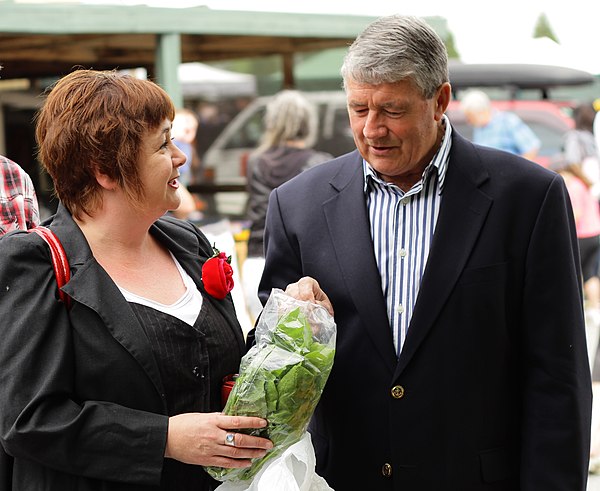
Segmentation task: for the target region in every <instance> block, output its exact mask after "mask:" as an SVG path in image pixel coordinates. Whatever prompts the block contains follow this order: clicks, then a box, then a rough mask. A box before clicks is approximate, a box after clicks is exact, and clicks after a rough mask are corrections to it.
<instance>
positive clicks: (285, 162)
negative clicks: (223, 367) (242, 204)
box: [242, 90, 333, 320]
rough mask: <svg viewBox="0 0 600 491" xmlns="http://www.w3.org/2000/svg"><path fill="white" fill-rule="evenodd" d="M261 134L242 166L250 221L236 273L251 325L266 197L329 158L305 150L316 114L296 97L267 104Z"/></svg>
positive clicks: (291, 93) (284, 95)
mask: <svg viewBox="0 0 600 491" xmlns="http://www.w3.org/2000/svg"><path fill="white" fill-rule="evenodd" d="M264 127H265V129H264V133H263V135H262V138H261V143H260V145H259V146H258V148H257V149H256V150H255V151H254V152H253V153H252V155H251V156H250V158H249V161H248V186H247V188H248V204H247V211H246V217H247V218H248V219H249V220H250V222H251V223H250V236H249V239H248V253H247V257H246V259H245V261H244V265H243V269H242V277H243V282H244V292H245V295H246V302H247V305H248V310H249V312H250V315H251V316H252V318H253V319H254V320H255V319H257V317H258V314H259V313H260V311H261V310H262V305H261V303H260V300H259V298H258V283H259V281H260V277H261V275H262V271H263V267H264V262H265V259H264V250H263V249H264V233H265V218H266V215H267V205H268V201H269V194H270V193H271V191H272V190H273V189H275V188H276V187H277V186H280V185H281V184H283V183H284V182H286V181H289V180H290V179H291V178H292V177H294V176H297V175H298V174H300V173H301V172H302V171H304V170H306V169H308V168H310V167H313V166H315V165H317V164H320V163H322V162H325V161H326V160H330V159H332V158H333V156H332V155H330V154H328V153H325V152H319V151H317V150H314V149H313V148H310V143H311V142H314V141H315V138H316V136H317V129H318V128H317V127H318V118H317V110H316V108H315V107H314V105H313V104H312V103H311V102H309V101H308V100H307V99H306V98H305V97H304V96H303V95H302V94H301V93H300V92H298V91H295V90H284V91H281V92H279V93H278V94H277V95H276V96H275V97H274V98H273V100H272V101H271V102H270V103H269V104H268V106H267V109H266V113H265V117H264Z"/></svg>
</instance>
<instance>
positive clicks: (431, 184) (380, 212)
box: [363, 116, 452, 356]
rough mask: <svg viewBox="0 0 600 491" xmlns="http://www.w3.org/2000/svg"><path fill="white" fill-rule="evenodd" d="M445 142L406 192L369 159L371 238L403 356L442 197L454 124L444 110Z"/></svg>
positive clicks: (366, 170)
mask: <svg viewBox="0 0 600 491" xmlns="http://www.w3.org/2000/svg"><path fill="white" fill-rule="evenodd" d="M444 126H445V133H444V138H443V140H442V143H441V145H440V148H439V149H438V151H437V153H436V154H435V156H434V157H433V159H432V161H431V162H430V163H429V165H427V167H426V168H425V170H424V171H423V176H422V178H421V180H420V181H419V182H417V183H416V184H415V185H414V186H413V187H412V188H411V189H409V190H408V191H407V192H406V193H405V192H404V191H402V190H401V189H400V188H399V187H398V186H396V185H394V184H391V183H388V182H385V181H383V180H382V179H380V178H379V177H378V176H377V174H376V173H375V171H374V170H373V168H372V167H371V166H370V165H369V164H368V163H367V162H366V161H365V160H363V170H364V176H365V177H364V178H365V188H364V189H365V195H366V199H367V207H368V210H369V219H370V221H371V238H372V239H373V247H374V250H375V258H376V260H377V265H378V267H379V273H380V275H381V288H382V290H383V295H384V297H385V298H386V304H387V313H388V318H389V320H390V326H391V328H392V333H393V336H394V346H395V347H396V353H397V355H398V356H399V355H400V352H401V350H402V346H403V345H404V341H405V339H406V334H407V331H408V326H409V324H410V319H411V318H412V313H413V308H414V305H415V302H416V299H417V293H418V292H419V287H420V285H421V277H422V276H423V271H424V270H425V265H426V263H427V257H428V255H429V248H430V247H431V241H432V239H433V233H434V231H435V225H436V222H437V218H438V213H439V209H440V202H441V200H442V192H443V188H444V178H445V176H446V169H447V168H448V158H449V154H450V144H451V143H450V142H451V138H450V135H451V132H452V128H451V126H450V124H449V122H448V120H447V118H446V116H444Z"/></svg>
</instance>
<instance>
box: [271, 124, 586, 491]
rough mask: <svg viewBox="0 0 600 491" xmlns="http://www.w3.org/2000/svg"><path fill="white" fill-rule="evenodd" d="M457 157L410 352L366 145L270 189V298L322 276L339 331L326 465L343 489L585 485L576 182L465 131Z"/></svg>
mask: <svg viewBox="0 0 600 491" xmlns="http://www.w3.org/2000/svg"><path fill="white" fill-rule="evenodd" d="M449 158H450V160H449V164H448V170H447V174H446V177H445V182H444V186H443V192H442V201H441V207H440V212H439V217H438V221H437V224H436V228H435V233H434V237H433V242H432V245H431V249H430V253H429V257H428V260H427V264H426V268H425V271H424V273H423V276H422V282H421V285H420V290H419V293H418V297H417V300H416V304H415V308H414V314H413V317H412V319H411V322H410V326H409V330H408V334H407V337H406V341H405V344H404V346H403V349H402V352H401V355H400V356H399V358H397V356H396V353H395V349H394V345H393V341H392V333H391V329H390V324H389V321H388V316H387V312H386V304H385V299H384V296H383V294H382V286H381V279H380V275H379V271H378V268H377V264H376V260H375V256H374V252H373V244H372V240H371V232H370V225H369V218H368V214H367V207H366V200H365V194H364V178H363V169H362V157H361V156H360V155H359V153H358V152H357V151H355V152H353V153H350V154H347V155H344V156H342V157H339V158H337V159H335V160H333V161H331V162H328V163H325V164H322V165H320V166H317V167H315V168H313V169H310V170H308V171H305V172H304V173H302V174H301V175H299V176H298V177H296V178H294V179H293V180H291V181H289V182H288V183H286V184H284V185H282V186H281V187H279V188H278V189H276V190H275V191H274V192H273V193H272V194H271V197H270V203H269V211H268V216H267V228H266V245H265V250H266V267H265V271H264V275H263V278H262V281H261V286H260V292H261V297H262V299H263V300H264V299H265V298H266V297H267V296H268V294H269V292H270V290H271V288H273V287H277V288H285V285H287V284H288V283H290V282H291V281H296V280H297V279H298V278H300V277H301V276H304V275H308V276H312V277H314V278H315V279H316V280H317V281H318V282H319V283H320V285H321V287H322V288H323V290H324V291H325V292H326V293H327V295H328V296H329V298H330V299H331V301H332V303H333V307H334V310H335V319H336V323H337V328H338V338H337V353H336V359H335V363H334V367H333V371H332V373H331V376H330V378H329V381H328V383H327V386H326V388H325V391H324V393H323V396H322V399H321V402H320V404H319V406H318V408H317V410H316V412H315V415H314V417H313V420H312V422H311V426H310V431H311V434H312V439H313V443H314V445H315V449H316V453H317V471H318V473H319V474H320V475H322V476H323V477H325V479H326V480H327V481H328V482H329V484H330V486H331V487H333V488H334V489H335V490H336V491H353V490H358V489H360V490H378V491H385V490H397V491H429V490H431V491H434V490H435V491H440V490H444V491H447V490H456V491H468V490H473V491H475V490H488V489H490V490H491V489H494V490H511V491H514V490H528V491H533V490H536V491H539V490H544V491H549V490H564V491H575V490H578V491H584V490H585V482H586V479H587V465H588V456H589V443H590V442H589V426H590V413H591V383H590V369H589V364H588V358H587V354H586V341H585V329H584V321H583V309H582V292H581V278H580V275H579V256H578V250H577V239H576V232H575V226H574V220H573V216H572V211H571V206H570V201H569V196H568V194H567V191H566V188H565V186H564V182H563V180H562V178H561V177H560V176H558V175H557V174H555V173H553V172H551V171H548V170H546V169H544V168H542V167H541V166H539V165H537V164H534V163H531V162H528V161H525V160H524V159H522V158H520V157H517V156H513V155H510V154H507V153H503V152H499V151H496V150H492V149H489V148H484V147H481V146H476V145H473V144H472V143H470V142H468V141H467V140H465V139H464V138H462V137H461V136H459V135H458V134H456V132H453V136H452V148H451V153H450V157H449ZM409 254H410V251H409Z"/></svg>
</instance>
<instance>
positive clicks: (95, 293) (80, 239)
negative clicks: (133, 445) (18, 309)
mask: <svg viewBox="0 0 600 491" xmlns="http://www.w3.org/2000/svg"><path fill="white" fill-rule="evenodd" d="M51 228H52V230H53V231H54V232H55V233H56V235H57V237H58V238H59V240H60V241H61V243H62V245H63V247H64V249H65V253H66V254H67V257H68V258H69V266H70V268H71V280H70V281H69V282H68V283H67V284H66V285H65V286H64V287H63V290H64V291H65V293H67V294H68V295H69V296H70V297H71V298H73V299H74V300H75V301H76V302H79V303H81V304H83V305H85V306H87V307H89V308H90V309H92V310H93V311H95V312H96V313H97V314H98V316H100V318H101V319H102V321H103V323H104V324H105V325H106V328H107V329H108V330H109V332H110V333H111V335H112V336H113V337H114V338H115V339H116V340H117V341H118V342H119V343H120V344H121V345H122V346H123V347H124V348H125V349H126V350H127V351H128V352H129V353H131V355H132V356H133V357H134V358H135V359H136V360H137V362H138V363H139V364H140V365H141V367H142V368H143V369H144V370H145V372H146V373H147V374H148V376H149V378H150V379H151V380H152V382H153V384H154V386H155V387H156V390H157V391H158V394H164V388H163V385H162V381H161V377H160V372H159V369H158V365H157V364H156V360H155V358H154V354H153V352H152V348H151V346H150V343H149V341H148V338H147V336H146V333H145V332H144V329H143V328H142V326H141V325H140V323H139V322H138V320H137V317H136V316H135V314H134V313H133V311H132V310H131V308H130V307H129V305H128V304H127V301H126V300H125V299H124V298H123V295H122V294H121V292H120V290H119V289H118V287H117V286H116V285H115V283H114V282H113V281H112V280H111V279H110V277H109V276H108V274H107V273H106V271H104V269H103V268H102V267H101V266H100V265H99V264H98V262H97V261H96V260H95V259H94V257H93V255H92V251H91V250H90V248H89V245H88V243H87V241H86V239H85V237H84V235H83V234H82V233H81V230H79V228H78V227H77V225H76V224H75V222H74V221H73V219H72V218H71V216H70V214H69V213H68V211H67V210H66V209H65V208H64V207H63V206H62V205H59V208H58V211H57V214H56V215H55V217H54V220H53V221H52V224H51ZM71 315H73V316H77V311H76V307H75V308H74V310H73V312H72V314H71Z"/></svg>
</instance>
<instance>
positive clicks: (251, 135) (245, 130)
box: [225, 106, 266, 150]
mask: <svg viewBox="0 0 600 491" xmlns="http://www.w3.org/2000/svg"><path fill="white" fill-rule="evenodd" d="M265 110H266V108H265V106H261V107H257V109H256V111H254V112H253V113H252V114H251V115H250V116H249V117H248V119H247V120H246V121H245V122H244V123H243V124H242V125H240V126H239V127H238V128H237V130H236V131H234V132H232V133H231V138H230V139H229V140H228V141H227V144H226V145H225V149H226V150H231V149H235V148H256V147H257V146H258V143H259V141H260V137H261V136H262V133H263V119H264V116H265Z"/></svg>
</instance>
